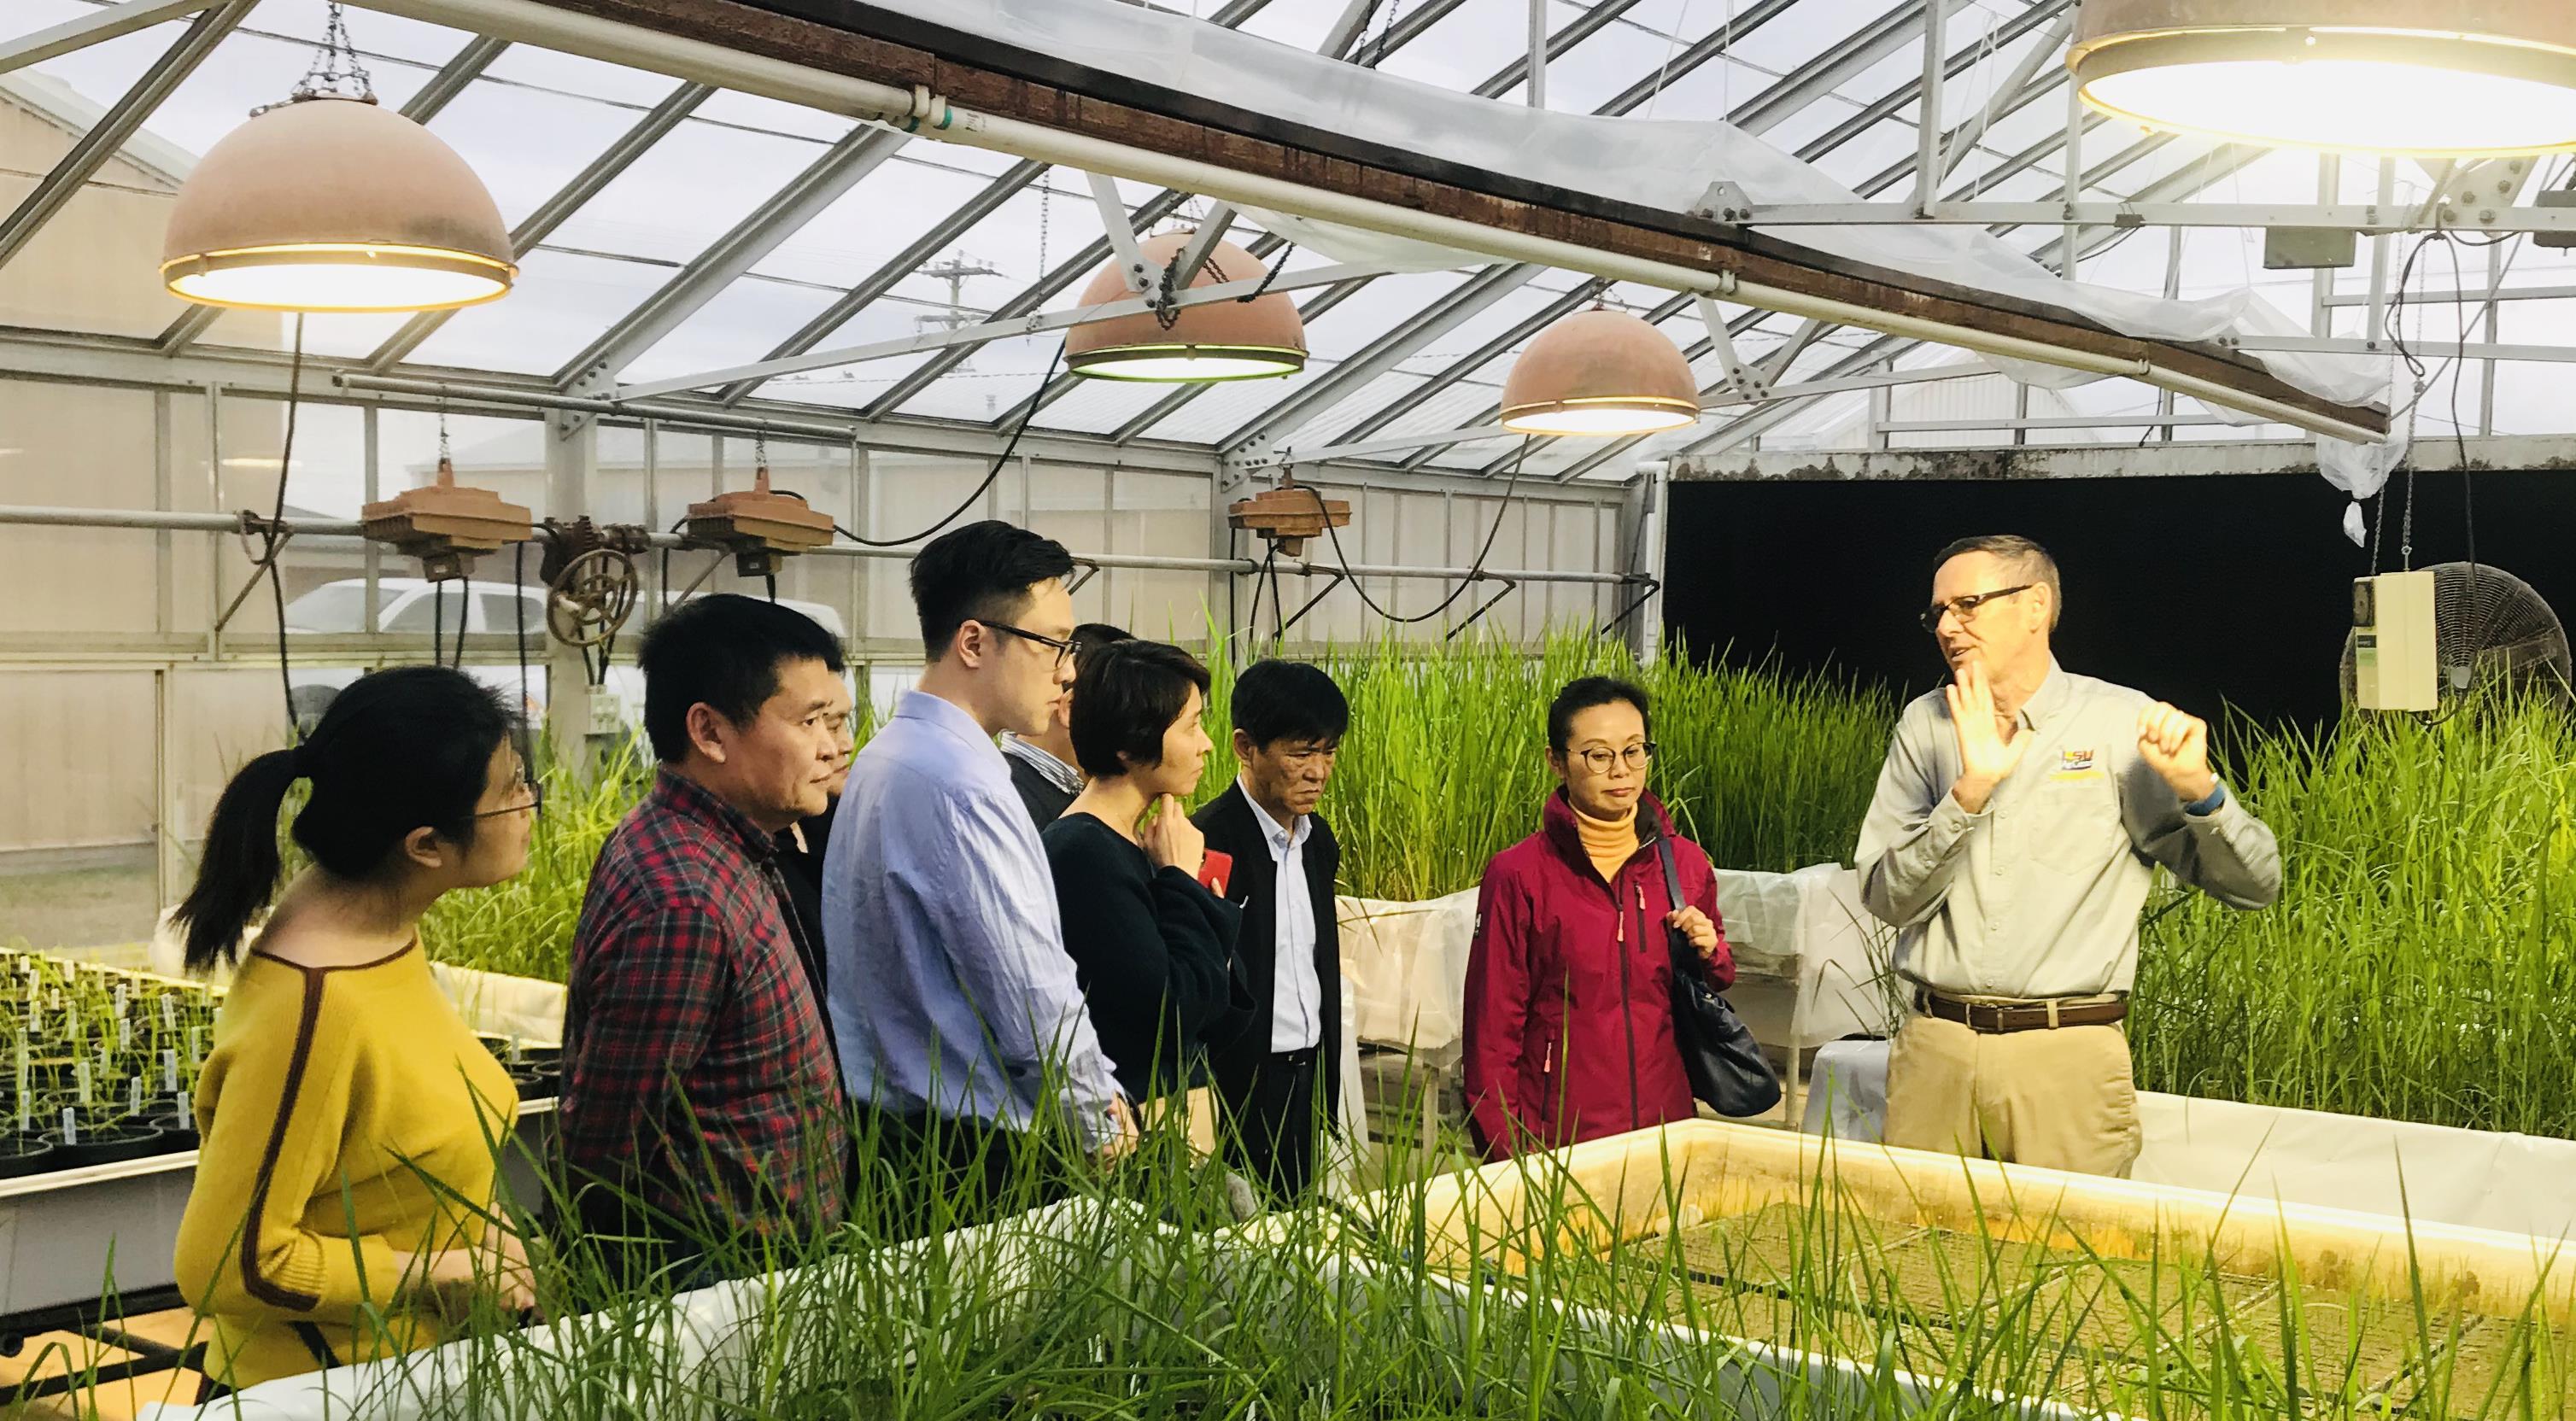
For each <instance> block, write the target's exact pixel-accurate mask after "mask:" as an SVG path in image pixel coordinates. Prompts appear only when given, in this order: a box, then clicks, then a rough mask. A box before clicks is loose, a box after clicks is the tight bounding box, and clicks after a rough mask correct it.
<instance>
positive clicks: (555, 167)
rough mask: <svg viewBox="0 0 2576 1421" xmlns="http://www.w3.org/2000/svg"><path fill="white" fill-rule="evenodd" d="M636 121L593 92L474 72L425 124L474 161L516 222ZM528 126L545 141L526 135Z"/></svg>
mask: <svg viewBox="0 0 2576 1421" xmlns="http://www.w3.org/2000/svg"><path fill="white" fill-rule="evenodd" d="M634 124H635V115H634V114H633V113H631V112H629V111H627V110H625V109H622V108H618V107H615V106H613V105H609V104H604V103H600V102H598V101H596V100H593V99H582V98H574V97H570V96H568V95H565V94H562V93H557V92H553V91H550V90H545V89H536V88H530V87H528V86H525V85H520V84H496V83H494V82H492V81H491V80H489V79H478V80H476V81H475V82H474V83H472V84H470V85H468V86H466V89H465V92H463V93H461V94H459V95H457V96H456V97H455V99H453V100H452V101H450V102H449V104H448V105H447V107H446V108H444V109H441V110H439V113H438V116H437V117H436V118H433V119H431V120H430V124H429V131H430V132H432V133H435V134H437V135H438V136H439V137H440V138H442V139H444V140H445V141H446V143H447V145H448V146H449V147H451V148H453V149H455V150H456V152H457V154H458V156H460V157H462V158H463V159H465V161H466V162H467V163H469V164H471V165H472V166H473V169H474V173H475V176H477V177H479V178H481V179H482V180H483V186H484V187H485V188H487V189H489V190H490V191H491V194H492V201H493V202H494V203H496V204H497V205H498V206H499V207H500V209H501V220H502V221H504V222H506V223H509V224H510V225H511V226H513V227H516V226H517V225H518V224H519V223H520V222H522V221H524V220H526V218H527V216H528V214H530V213H531V212H534V211H536V210H537V208H539V207H540V206H542V205H544V203H545V202H546V200H547V199H548V198H551V197H553V196H554V195H555V194H556V193H557V192H560V191H562V189H563V187H564V185H565V184H566V183H569V182H571V181H572V179H573V178H574V177H575V176H576V175H578V174H579V173H580V172H581V170H582V169H583V168H584V167H585V166H587V165H588V164H589V163H590V161H591V160H592V159H593V158H595V157H597V156H598V155H599V154H601V153H603V152H606V151H607V149H608V145H610V144H611V143H614V142H616V141H617V138H618V136H619V135H620V134H623V133H624V132H626V130H628V129H629V128H632V127H634ZM531 133H542V134H544V135H546V141H545V142H543V143H530V142H529V141H528V135H529V134H531Z"/></svg>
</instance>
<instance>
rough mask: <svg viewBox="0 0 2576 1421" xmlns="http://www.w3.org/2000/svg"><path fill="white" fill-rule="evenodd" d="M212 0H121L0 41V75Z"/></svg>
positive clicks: (189, 11) (195, 9)
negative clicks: (85, 13) (100, 8)
mask: <svg viewBox="0 0 2576 1421" xmlns="http://www.w3.org/2000/svg"><path fill="white" fill-rule="evenodd" d="M214 3H215V0H125V3H124V4H121V5H110V6H109V7H107V8H106V9H104V10H100V11H98V12H96V13H94V14H88V15H78V16H75V17H73V18H71V19H68V20H65V21H63V22H62V23H61V24H59V25H48V26H46V27H45V28H43V29H41V30H38V31H36V32H35V33H33V34H25V35H20V36H18V37H17V38H16V39H13V40H10V41H8V42H6V43H0V74H6V73H8V72H9V71H10V70H13V69H24V68H26V67H27V66H28V65H30V64H42V63H44V62H45V61H46V60H48V59H59V58H61V57H62V56H64V55H66V54H71V53H75V52H77V51H79V50H84V49H87V48H89V47H90V46H91V45H94V44H100V43H104V42H105V41H108V40H112V39H114V38H116V37H117V36H118V35H126V34H132V33H134V32H135V31H136V30H141V29H149V28H151V27H152V26H154V25H157V24H159V23H161V22H162V21H163V20H167V19H170V18H172V17H174V16H178V15H193V14H195V13H197V12H198V11H200V10H203V9H205V8H207V7H208V6H210V5H212V4H214Z"/></svg>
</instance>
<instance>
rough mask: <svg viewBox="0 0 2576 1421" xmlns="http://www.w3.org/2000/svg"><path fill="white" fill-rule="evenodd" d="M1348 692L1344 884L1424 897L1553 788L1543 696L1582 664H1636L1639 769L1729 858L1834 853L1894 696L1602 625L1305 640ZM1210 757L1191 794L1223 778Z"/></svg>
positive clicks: (1364, 892)
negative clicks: (1637, 646)
mask: <svg viewBox="0 0 2576 1421" xmlns="http://www.w3.org/2000/svg"><path fill="white" fill-rule="evenodd" d="M1315 659H1316V661H1317V663H1318V664H1320V665H1322V666H1323V667H1324V668H1325V669H1326V670H1327V671H1329V672H1331V673H1332V675H1333V677H1334V679H1335V680H1336V681H1337V682H1338V683H1339V684H1340V685H1341V687H1342V691H1343V694H1344V695H1345V696H1347V697H1348V698H1349V700H1350V703H1351V730H1350V733H1349V734H1348V735H1347V736H1345V737H1344V738H1343V741H1342V752H1341V755H1340V757H1339V759H1338V762H1337V764H1336V766H1335V769H1334V772H1333V784H1332V788H1331V789H1330V790H1329V791H1328V792H1327V793H1326V795H1325V799H1324V808H1323V813H1324V815H1325V817H1326V818H1327V819H1329V820H1330V821H1331V822H1332V825H1333V832H1334V834H1335V836H1336V837H1338V838H1339V839H1340V841H1341V844H1342V872H1343V883H1342V888H1343V891H1345V892H1348V893H1352V894H1355V895H1357V896H1360V897H1367V898H1392V899H1401V900H1419V899H1424V898H1433V897H1438V896H1440V895H1442V894H1445V893H1453V892H1456V891H1458V890H1460V889H1462V888H1468V887H1472V886H1473V885H1474V884H1475V883H1476V881H1477V880H1478V879H1479V878H1481V877H1482V876H1483V874H1484V869H1485V865H1486V863H1487V862H1489V861H1490V860H1491V859H1492V858H1493V856H1494V855H1495V854H1497V853H1499V852H1501V851H1502V850H1504V849H1506V848H1508V847H1510V846H1511V845H1512V844H1514V843H1516V842H1518V841H1519V840H1521V839H1523V838H1526V837H1527V836H1529V835H1530V834H1531V833H1534V832H1536V830H1537V828H1538V824H1539V813H1540V810H1541V807H1542V806H1543V804H1544V803H1545V801H1546V799H1547V796H1548V795H1549V793H1551V792H1552V791H1553V790H1554V788H1555V784H1556V782H1555V779H1554V777H1553V776H1552V775H1551V774H1550V773H1549V772H1548V768H1547V763H1546V758H1545V756H1546V750H1547V706H1548V702H1549V701H1551V700H1552V699H1554V698H1555V695H1556V693H1557V691H1558V690H1559V689H1561V688H1562V687H1563V686H1564V685H1565V684H1566V683H1567V682H1569V681H1572V680H1574V679H1575V678H1577V677H1580V676H1588V675H1615V676H1620V677H1624V678H1626V679H1629V680H1633V681H1637V682H1638V683H1640V684H1641V685H1642V686H1643V687H1644V688H1645V689H1646V691H1647V692H1648V694H1649V696H1650V698H1651V699H1652V701H1653V704H1654V713H1655V727H1654V731H1655V740H1656V744H1657V747H1658V753H1657V756H1656V760H1655V763H1654V766H1653V768H1652V770H1651V771H1650V775H1651V778H1650V785H1651V787H1652V788H1653V790H1654V792H1655V793H1656V795H1657V796H1658V797H1659V798H1661V799H1662V800H1663V801H1664V803H1665V805H1666V807H1667V808H1668V809H1669V810H1670V811H1671V812H1672V814H1673V817H1674V819H1675V820H1676V822H1677V823H1678V824H1679V826H1680V828H1681V830H1682V832H1683V833H1684V834H1686V835H1688V836H1689V837H1690V838H1692V839H1693V840H1695V841H1697V842H1698V843H1699V844H1700V845H1701V846H1702V847H1704V848H1706V849H1707V850H1708V851H1709V855H1710V857H1711V858H1713V859H1714V860H1715V861H1716V862H1717V863H1719V864H1721V865H1723V866H1726V867H1729V868H1758V869H1772V870H1783V871H1785V870H1788V869H1793V868H1800V867H1804V866H1805V865H1808V864H1812V863H1832V862H1840V861H1843V860H1845V859H1846V858H1847V857H1848V856H1849V854H1850V852H1851V845H1852V842H1853V840H1854V838H1855V837H1856V835H1857V833H1858V831H1859V826H1860V821H1861V817H1862V815H1863V814H1864V813H1865V812H1866V811H1867V809H1868V807H1869V794H1870V790H1871V787H1872V785H1873V784H1874V783H1875V781H1876V776H1877V767H1878V761H1879V760H1880V758H1881V757H1882V756H1884V755H1885V753H1886V750H1887V737H1888V734H1889V731H1890V729H1891V728H1892V727H1893V726H1894V724H1895V719H1896V709H1897V707H1896V703H1895V700H1894V698H1893V697H1892V696H1890V695H1889V694H1887V693H1885V692H1883V691H1876V690H1870V689H1866V688H1861V687H1857V686H1853V685H1849V684H1846V683H1844V682H1842V681H1839V680H1837V679H1835V678H1832V677H1828V676H1818V675H1799V674H1794V673H1790V672H1786V671H1782V670H1780V669H1778V668H1776V667H1770V666H1754V667H1736V666H1730V665H1726V664H1724V663H1723V662H1719V663H1716V664H1702V663H1699V662H1696V661H1694V660H1692V659H1691V657H1690V656H1689V654H1688V653H1687V651H1686V650H1684V649H1683V648H1681V647H1679V646H1675V647H1671V648H1668V649H1666V650H1664V651H1663V652H1661V653H1659V654H1658V655H1656V656H1655V657H1653V658H1651V659H1649V660H1648V661H1646V662H1645V663H1643V664H1640V663H1639V662H1638V661H1637V660H1636V659H1635V658H1634V657H1632V656H1630V655H1629V654H1628V652H1627V651H1626V650H1625V649H1624V648H1622V647H1620V646H1619V645H1618V644H1616V643H1613V642H1605V641H1601V640H1598V639H1595V638H1590V637H1581V636H1573V635H1561V636H1557V637H1553V638H1550V639H1549V640H1548V641H1547V642H1546V643H1544V644H1543V645H1542V646H1541V647H1540V648H1539V649H1538V651H1537V653H1536V654H1535V655H1533V654H1531V653H1530V651H1529V650H1528V648H1526V647H1523V646H1520V645H1518V644H1516V643H1513V642H1510V641H1507V640H1504V639H1501V638H1498V637H1476V638H1473V639H1468V640H1462V641H1460V642H1457V643H1453V644H1451V645H1449V646H1447V647H1445V648H1424V647H1422V646H1420V645H1418V644H1414V643H1408V642H1405V641H1402V640H1399V639H1397V638H1395V637H1392V636H1389V637H1387V638H1384V639H1382V640H1380V641H1377V642H1374V643H1371V644H1368V645H1365V646H1359V647H1352V648H1337V649H1334V650H1331V651H1328V652H1326V653H1324V654H1322V655H1320V656H1318V657H1316V658H1315ZM1210 669H1211V671H1212V673H1213V674H1214V676H1215V679H1216V688H1215V690H1214V692H1213V693H1212V694H1211V695H1210V697H1209V700H1210V708H1211V714H1210V721H1211V724H1210V727H1209V728H1210V731H1211V733H1212V734H1213V735H1214V736H1215V738H1216V739H1217V741H1218V743H1219V744H1220V746H1225V745H1228V744H1229V743H1230V739H1231V725H1230V723H1229V722H1228V720H1227V716H1226V703H1227V697H1228V695H1229V694H1230V691H1231V687H1232V683H1233V677H1234V673H1235V672H1236V671H1237V670H1238V669H1239V667H1238V666H1237V665H1236V664H1235V663H1234V661H1233V659H1232V658H1230V657H1223V656H1221V657H1219V659H1218V661H1217V663H1216V664H1215V665H1213V666H1212V667H1211V668H1210ZM1235 774H1236V766H1235V763H1234V759H1233V756H1232V754H1231V752H1230V751H1226V752H1222V753H1220V754H1218V755H1216V756H1212V757H1210V760H1209V764H1208V770H1207V777H1206V779H1205V780H1204V781H1203V783H1202V785H1201V795H1202V797H1203V798H1205V797H1210V796H1213V795H1215V794H1216V793H1218V792H1220V791H1221V790H1223V789H1224V787H1225V786H1226V785H1227V784H1228V783H1230V782H1231V781H1232V780H1233V779H1234V777H1235Z"/></svg>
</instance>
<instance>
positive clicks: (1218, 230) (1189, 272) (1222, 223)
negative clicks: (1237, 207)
mask: <svg viewBox="0 0 2576 1421" xmlns="http://www.w3.org/2000/svg"><path fill="white" fill-rule="evenodd" d="M1233 225H1234V204H1233V203H1230V202H1218V203H1211V204H1209V206H1208V211H1207V215H1206V216H1204V217H1202V218H1200V219H1199V230H1198V232H1197V234H1196V235H1194V236H1192V237H1191V238H1190V243H1189V245H1188V246H1186V247H1183V248H1181V254H1180V256H1179V257H1178V258H1177V259H1176V260H1175V261H1174V262H1173V263H1172V289H1173V290H1174V291H1187V290H1189V289H1190V283H1191V282H1193V281H1196V280H1198V275H1199V268H1200V267H1203V266H1205V265H1207V259H1208V254H1209V253H1210V252H1213V251H1215V250H1216V244H1217V243H1219V242H1222V241H1224V240H1225V229H1226V228H1228V227H1231V226H1233Z"/></svg>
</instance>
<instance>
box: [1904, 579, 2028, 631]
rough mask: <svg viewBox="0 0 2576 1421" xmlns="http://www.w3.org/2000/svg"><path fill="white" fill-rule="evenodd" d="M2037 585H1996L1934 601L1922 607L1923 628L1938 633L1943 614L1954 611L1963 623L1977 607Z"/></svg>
mask: <svg viewBox="0 0 2576 1421" xmlns="http://www.w3.org/2000/svg"><path fill="white" fill-rule="evenodd" d="M2038 585H2039V584H2038V583H2036V582H2025V583H2023V584H2021V585H2020V586H2019V587H1998V588H1996V589H1995V590H1994V591H1992V592H1971V593H1969V594H1968V595H1967V596H1965V597H1953V598H1951V599H1950V600H1949V601H1947V602H1935V603H1933V604H1932V605H1931V606H1929V607H1926V608H1924V609H1923V615H1922V617H1921V621H1922V623H1923V630H1925V631H1927V632H1931V633H1933V634H1935V635H1938V634H1939V633H1940V631H1941V618H1942V616H1943V615H1944V614H1946V613H1950V612H1956V613H1958V614H1959V620H1960V621H1961V622H1963V623H1964V622H1966V621H1967V620H1968V619H1969V618H1970V617H1973V616H1975V615H1977V609H1978V608H1979V607H1982V606H1984V605H1986V604H1987V603H1989V602H1994V601H2000V600H2001V599H2003V598H2006V597H2010V596H2012V595H2013V594H2014V593H2016V592H2028V591H2029V590H2030V589H2032V588H2034V587H2037V586H2038Z"/></svg>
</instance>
